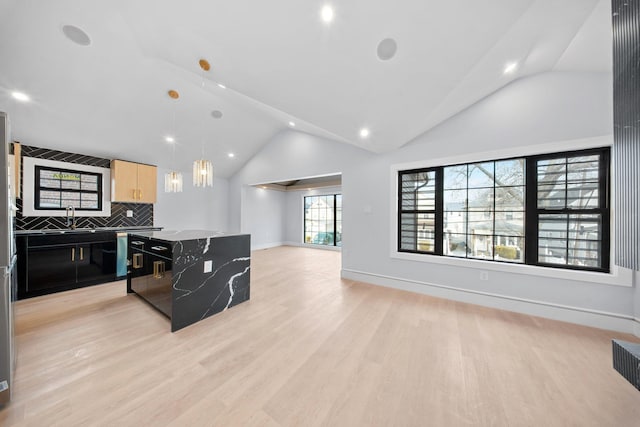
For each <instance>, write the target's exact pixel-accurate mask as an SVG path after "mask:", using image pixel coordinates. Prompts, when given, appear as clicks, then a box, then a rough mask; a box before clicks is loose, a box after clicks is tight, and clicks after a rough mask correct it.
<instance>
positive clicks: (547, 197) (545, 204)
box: [529, 150, 609, 270]
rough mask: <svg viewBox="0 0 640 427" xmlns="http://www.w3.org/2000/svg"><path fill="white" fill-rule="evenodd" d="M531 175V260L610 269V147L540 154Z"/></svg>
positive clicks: (554, 264) (595, 268)
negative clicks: (577, 151)
mask: <svg viewBox="0 0 640 427" xmlns="http://www.w3.org/2000/svg"><path fill="white" fill-rule="evenodd" d="M529 176H530V180H531V184H530V185H531V186H533V187H534V188H535V192H532V193H533V194H531V197H532V200H531V202H530V203H531V204H532V205H533V208H532V209H531V212H532V217H533V218H532V221H531V224H530V227H531V234H532V235H533V236H534V238H535V240H536V244H535V245H531V248H530V249H529V252H530V260H531V262H532V263H537V264H540V265H550V266H564V267H578V268H585V269H593V270H604V269H608V267H609V200H608V196H609V191H608V185H609V151H608V150H606V151H603V150H592V151H582V152H580V153H563V154H560V155H550V156H539V157H536V158H534V159H532V162H531V170H530V172H529ZM534 195H535V199H533V197H534Z"/></svg>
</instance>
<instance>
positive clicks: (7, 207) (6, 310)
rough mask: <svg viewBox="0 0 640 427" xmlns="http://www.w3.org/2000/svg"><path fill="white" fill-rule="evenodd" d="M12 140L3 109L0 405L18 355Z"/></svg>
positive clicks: (0, 152)
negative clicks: (11, 162) (11, 165)
mask: <svg viewBox="0 0 640 427" xmlns="http://www.w3.org/2000/svg"><path fill="white" fill-rule="evenodd" d="M10 143H11V137H10V131H9V119H8V117H7V114H6V113H3V112H0V170H1V171H2V173H0V275H1V276H2V281H1V282H0V284H1V285H2V287H1V288H0V406H2V405H4V404H5V403H7V402H8V401H9V400H10V399H11V390H12V387H13V373H14V370H15V355H16V349H15V342H14V314H13V303H14V301H15V298H16V294H17V289H16V286H17V271H16V270H17V269H16V249H15V247H16V246H15V239H14V234H13V228H14V217H15V204H14V197H13V195H12V190H13V189H12V187H13V171H11V170H10V167H9V144H10Z"/></svg>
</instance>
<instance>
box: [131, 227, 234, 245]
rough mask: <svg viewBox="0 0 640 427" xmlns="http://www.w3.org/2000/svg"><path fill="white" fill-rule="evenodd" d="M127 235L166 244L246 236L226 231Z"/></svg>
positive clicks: (143, 232)
mask: <svg viewBox="0 0 640 427" xmlns="http://www.w3.org/2000/svg"><path fill="white" fill-rule="evenodd" d="M129 234H131V235H136V236H142V237H147V238H149V239H158V240H164V241H167V242H183V241H187V240H200V239H215V238H220V237H229V236H242V235H247V234H246V233H230V232H226V231H212V230H166V231H135V232H131V233H129Z"/></svg>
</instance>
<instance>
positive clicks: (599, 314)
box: [341, 269, 640, 337]
mask: <svg viewBox="0 0 640 427" xmlns="http://www.w3.org/2000/svg"><path fill="white" fill-rule="evenodd" d="M341 276H342V277H343V278H345V279H350V280H355V281H358V282H365V283H371V284H374V285H378V286H385V287H389V288H394V289H401V290H404V291H410V292H416V293H420V294H425V295H430V296H434V297H439V298H445V299H450V300H454V301H461V302H466V303H470V304H476V305H482V306H486V307H492V308H497V309H500V310H507V311H515V312H518V313H523V314H529V315H532V316H539V317H546V318H548V319H554V320H560V321H563V322H570V323H576V324H579V325H585V326H591V327H594V328H600V329H608V330H612V331H618V332H624V333H628V334H631V333H632V334H635V335H636V336H639V337H640V322H639V321H638V319H635V320H634V318H633V317H632V316H628V315H624V314H618V313H609V312H604V311H598V310H591V309H586V308H581V307H572V306H567V305H561V304H555V303H549V302H545V301H536V300H530V299H525V298H518V297H511V296H507V295H499V294H492V293H489V292H482V291H475V290H472V289H463V288H456V287H454V286H446V285H439V284H435V283H427V282H421V281H416V280H408V279H402V278H397V277H391V276H384V275H380V274H372V273H366V272H362V271H356V270H350V269H342V271H341Z"/></svg>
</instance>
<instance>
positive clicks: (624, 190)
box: [611, 0, 640, 270]
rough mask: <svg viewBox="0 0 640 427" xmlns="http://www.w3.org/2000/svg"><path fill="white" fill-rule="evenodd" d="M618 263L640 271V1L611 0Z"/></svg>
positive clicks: (616, 250) (615, 260)
mask: <svg viewBox="0 0 640 427" xmlns="http://www.w3.org/2000/svg"><path fill="white" fill-rule="evenodd" d="M611 6H612V7H611V11H612V15H613V16H612V19H613V86H614V90H613V105H614V107H613V108H614V111H613V122H614V129H613V137H614V145H613V161H614V185H615V189H616V197H615V200H616V201H615V206H614V209H615V211H614V215H615V259H614V262H615V264H616V265H619V266H622V267H626V268H632V269H634V270H640V219H639V218H640V1H639V0H612V3H611Z"/></svg>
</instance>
